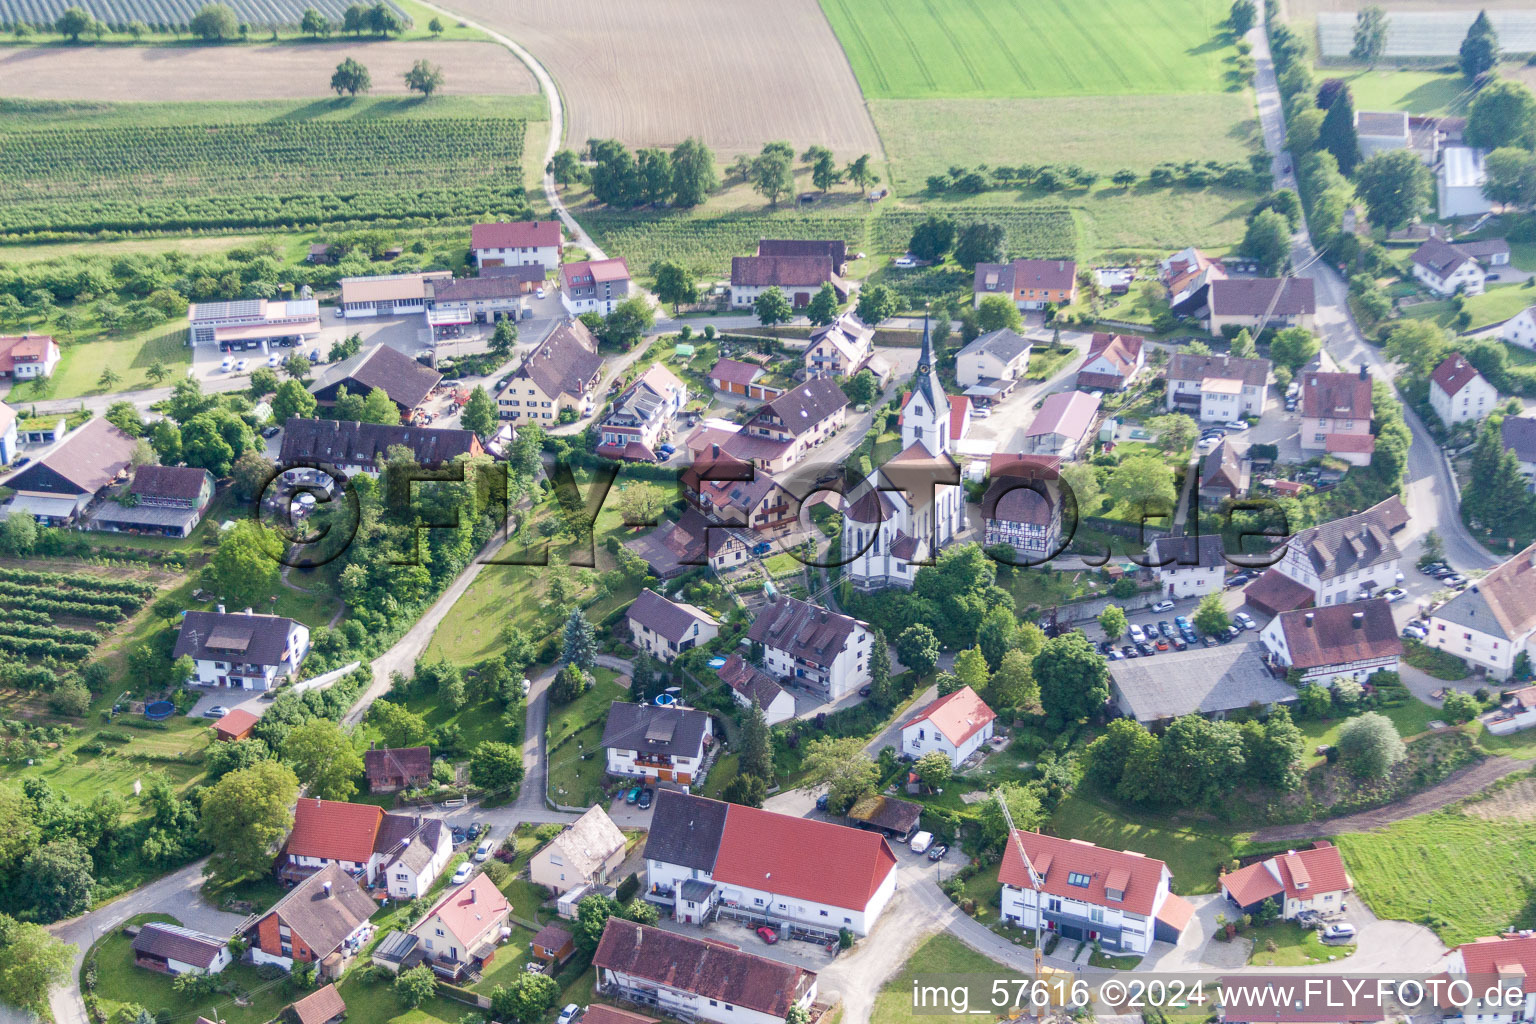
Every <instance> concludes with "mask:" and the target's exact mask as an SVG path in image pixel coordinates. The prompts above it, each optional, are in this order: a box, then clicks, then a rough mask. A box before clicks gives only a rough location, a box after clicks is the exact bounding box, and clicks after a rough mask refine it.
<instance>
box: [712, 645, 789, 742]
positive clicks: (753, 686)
mask: <svg viewBox="0 0 1536 1024" xmlns="http://www.w3.org/2000/svg"><path fill="white" fill-rule="evenodd" d="M715 674H716V675H718V676H719V677H720V680H721V682H723V683H725V685H727V686H729V687H730V688H731V696H732V697H733V698H735V700H736V703H737V704H740V705H741V706H742V707H744V708H749V707H751V706H752V705H753V703H754V702H755V703H756V704H757V706H758V707H760V708H762V709H763V717H764V718H766V719H767V720H768V724H769V725H778V724H779V723H780V722H787V721H789V720H790V719H791V718H794V717H795V698H793V697H791V696H790V695H789V691H788V690H786V689H784V687H782V686H780V685H779V684H778V683H776V682H774V681H773V680H772V679H771V678H769V676H768V675H767V673H765V672H763V671H761V670H760V669H758V668H757V667H756V666H754V665H753V664H752V663H751V662H749V661H747V659H745V658H743V657H742V656H741V652H740V651H732V652H731V656H730V657H729V658H726V659H725V664H724V665H721V666H720V667H719V668H717V669H715Z"/></svg>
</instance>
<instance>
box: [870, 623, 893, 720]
mask: <svg viewBox="0 0 1536 1024" xmlns="http://www.w3.org/2000/svg"><path fill="white" fill-rule="evenodd" d="M869 699H870V700H872V701H873V702H874V703H875V704H877V705H879V706H880V707H882V708H888V707H893V706H895V704H896V701H897V699H898V697H897V693H896V687H895V685H894V684H893V683H892V681H891V649H890V646H889V645H888V644H887V643H886V642H885V631H884V630H881V629H876V630H875V636H874V640H873V641H872V642H871V643H870V647H869Z"/></svg>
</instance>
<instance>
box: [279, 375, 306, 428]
mask: <svg viewBox="0 0 1536 1024" xmlns="http://www.w3.org/2000/svg"><path fill="white" fill-rule="evenodd" d="M315 409H316V403H315V396H314V395H312V394H310V393H309V389H308V388H306V387H305V386H304V385H303V384H302V383H301V382H299V381H296V380H285V381H283V382H282V383H281V384H279V385H278V386H277V392H276V393H275V394H274V395H273V396H272V419H273V420H274V421H275V422H276V423H278V424H279V425H281V424H285V423H287V422H288V421H289V420H291V419H308V418H310V417H311V416H313V415H314V414H315Z"/></svg>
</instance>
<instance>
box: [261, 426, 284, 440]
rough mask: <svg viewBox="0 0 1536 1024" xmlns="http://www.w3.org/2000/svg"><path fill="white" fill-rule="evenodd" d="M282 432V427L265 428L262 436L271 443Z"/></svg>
mask: <svg viewBox="0 0 1536 1024" xmlns="http://www.w3.org/2000/svg"><path fill="white" fill-rule="evenodd" d="M282 432H283V428H282V427H264V428H262V431H261V436H262V437H265V438H266V439H267V440H269V441H270V440H271V439H272V438H274V437H276V436H277V435H278V434H281V433H282Z"/></svg>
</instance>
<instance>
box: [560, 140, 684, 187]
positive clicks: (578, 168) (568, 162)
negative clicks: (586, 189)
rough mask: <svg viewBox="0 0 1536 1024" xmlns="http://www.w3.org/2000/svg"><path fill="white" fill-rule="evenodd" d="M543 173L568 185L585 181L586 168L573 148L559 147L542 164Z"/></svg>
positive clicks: (675, 169)
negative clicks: (547, 161) (546, 161)
mask: <svg viewBox="0 0 1536 1024" xmlns="http://www.w3.org/2000/svg"><path fill="white" fill-rule="evenodd" d="M672 171H673V173H674V174H675V173H677V160H676V158H675V157H674V158H673V161H672ZM544 173H545V174H548V175H549V176H550V177H551V178H554V179H555V184H557V185H569V184H571V183H572V182H579V181H586V180H587V169H586V168H585V167H583V166H582V165H581V157H580V156H578V155H577V154H576V151H575V150H571V149H561V150H557V151H556V152H555V155H554V156H552V157H550V158H549V163H547V164H545V165H544Z"/></svg>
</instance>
